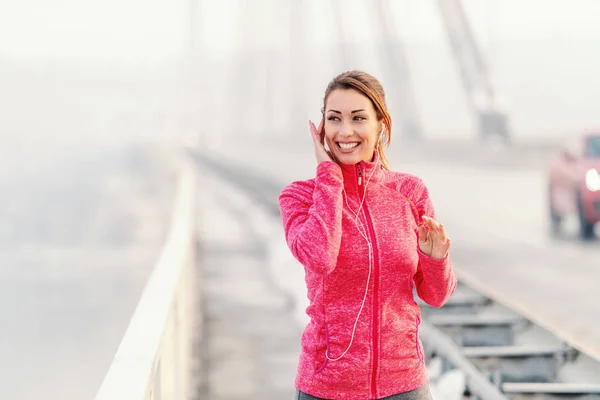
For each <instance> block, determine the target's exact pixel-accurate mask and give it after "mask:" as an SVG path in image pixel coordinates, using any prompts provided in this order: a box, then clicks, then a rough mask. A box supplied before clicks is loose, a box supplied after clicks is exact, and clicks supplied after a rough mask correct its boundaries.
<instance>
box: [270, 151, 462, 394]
mask: <svg viewBox="0 0 600 400" xmlns="http://www.w3.org/2000/svg"><path fill="white" fill-rule="evenodd" d="M377 157H378V154H377V152H376V153H375V159H376V158H377ZM367 180H368V185H367V191H366V196H365V201H364V203H363V211H362V212H361V213H360V220H361V221H362V223H363V224H364V227H365V228H366V234H367V237H368V238H369V239H370V241H371V243H372V258H371V266H372V267H371V275H370V276H369V265H370V263H369V249H368V244H367V241H366V240H365V238H364V237H363V236H361V234H360V233H359V230H358V228H357V223H356V222H355V220H356V216H355V214H353V212H352V211H354V212H356V211H357V210H358V209H359V205H360V200H361V199H362V197H363V194H364V193H365V192H364V190H365V184H366V183H367ZM344 191H345V194H346V197H347V203H348V204H346V198H345V196H344ZM348 205H349V206H350V209H349V208H348ZM279 206H280V211H281V215H282V220H283V225H284V229H285V236H286V241H287V244H288V246H289V248H290V250H291V251H292V253H293V255H294V257H295V258H296V259H297V260H298V261H300V263H302V265H304V268H305V273H306V275H305V276H306V285H307V289H308V298H309V301H310V305H309V307H308V308H307V309H306V313H307V314H308V316H309V317H310V322H309V324H308V325H307V326H306V328H305V330H304V333H303V335H302V351H301V354H300V360H299V364H298V373H297V376H296V380H295V385H296V387H297V388H298V389H300V390H301V391H303V392H305V393H308V394H311V395H313V396H316V397H321V398H326V399H340V400H343V399H352V400H355V399H380V398H383V397H387V396H391V395H394V394H398V393H403V392H406V391H409V390H413V389H416V388H418V387H421V386H422V385H424V384H425V383H427V380H428V377H427V371H426V368H425V365H424V360H423V348H422V345H421V343H420V341H419V338H418V331H419V323H420V321H421V316H420V310H419V306H418V305H417V303H416V302H415V300H414V297H413V288H414V287H415V286H416V288H417V293H418V295H419V297H421V298H422V299H423V300H424V301H425V302H427V303H428V304H430V305H432V306H435V307H441V306H442V305H443V304H444V303H445V302H446V301H447V300H448V298H449V297H450V296H451V295H452V293H453V292H454V289H455V287H456V277H455V275H454V272H453V269H452V265H451V262H450V259H449V257H448V256H446V258H444V259H441V260H438V259H433V258H431V257H428V256H427V255H425V254H424V253H422V252H421V251H420V250H419V246H418V243H417V233H416V232H417V225H418V224H419V223H420V221H421V217H422V216H423V215H427V216H430V217H432V218H435V213H434V209H433V205H432V203H431V200H430V198H429V194H428V191H427V188H426V187H425V185H424V184H423V181H422V180H421V179H419V178H417V177H415V176H413V175H410V174H404V173H398V172H392V171H386V170H383V169H381V168H380V166H379V164H378V163H377V164H376V163H375V161H374V162H364V161H362V162H360V163H359V164H356V165H338V164H336V163H334V162H330V161H327V162H322V163H320V164H319V165H318V166H317V174H316V177H315V178H313V179H309V180H306V181H296V182H292V183H291V184H289V185H288V186H286V187H285V188H284V189H283V191H282V192H281V194H280V196H279ZM351 210H352V211H351ZM358 226H359V227H360V226H361V225H360V223H358ZM367 280H369V286H368V291H367V298H366V302H365V304H364V308H363V310H362V312H361V314H360V318H359V319H358V323H357V326H356V332H355V335H354V340H353V342H352V346H351V347H350V349H349V350H348V352H347V353H346V354H345V355H344V356H343V357H342V358H341V359H339V360H338V361H330V360H328V358H327V357H326V352H327V355H328V356H329V358H330V359H335V358H337V357H339V356H340V355H341V354H342V353H343V352H344V351H345V350H346V348H347V347H348V345H349V344H350V341H351V338H352V330H353V327H354V324H355V321H356V318H357V315H358V313H359V310H360V307H361V305H362V302H363V298H364V296H365V289H367V287H366V284H367Z"/></svg>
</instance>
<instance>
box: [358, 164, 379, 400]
mask: <svg viewBox="0 0 600 400" xmlns="http://www.w3.org/2000/svg"><path fill="white" fill-rule="evenodd" d="M358 185H359V186H361V185H362V170H361V168H360V166H359V167H358ZM363 190H364V189H363ZM359 193H360V191H359ZM363 210H364V211H365V218H366V219H367V226H368V227H369V235H370V237H371V245H372V246H373V332H372V336H373V370H372V372H371V398H373V399H376V398H377V370H378V369H379V345H378V342H379V341H378V340H377V338H378V336H379V334H378V327H379V257H378V251H377V241H376V239H375V230H374V229H373V223H372V221H371V214H370V213H369V210H368V208H367V200H366V198H365V200H364V203H363Z"/></svg>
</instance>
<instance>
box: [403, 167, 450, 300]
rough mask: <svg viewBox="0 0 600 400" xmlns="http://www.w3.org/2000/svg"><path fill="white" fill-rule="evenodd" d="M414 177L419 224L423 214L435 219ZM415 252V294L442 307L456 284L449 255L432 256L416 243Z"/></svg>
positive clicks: (430, 205) (427, 196) (419, 182)
mask: <svg viewBox="0 0 600 400" xmlns="http://www.w3.org/2000/svg"><path fill="white" fill-rule="evenodd" d="M414 179H415V184H414V192H413V194H414V195H415V196H414V197H413V198H414V199H415V205H416V208H417V211H418V216H419V220H418V221H417V224H420V223H421V218H422V217H423V216H424V215H426V216H428V217H430V218H433V219H435V210H434V208H433V203H432V202H431V199H430V197H429V192H428V190H427V187H426V186H425V184H424V183H423V181H422V180H421V179H419V178H416V177H415V178H414ZM417 253H418V255H419V262H418V265H417V272H416V273H415V275H414V277H413V280H414V282H415V285H416V287H417V294H418V295H419V297H420V298H421V299H423V301H425V302H426V303H427V304H429V305H431V306H433V307H442V306H443V305H444V304H446V302H447V301H448V299H449V298H450V296H451V295H452V293H454V290H455V289H456V284H457V281H456V275H455V273H454V270H453V268H452V262H451V260H450V255H449V253H448V254H446V257H444V258H442V259H436V258H432V257H430V256H428V255H426V254H425V253H423V252H422V251H421V249H420V248H419V246H418V245H417Z"/></svg>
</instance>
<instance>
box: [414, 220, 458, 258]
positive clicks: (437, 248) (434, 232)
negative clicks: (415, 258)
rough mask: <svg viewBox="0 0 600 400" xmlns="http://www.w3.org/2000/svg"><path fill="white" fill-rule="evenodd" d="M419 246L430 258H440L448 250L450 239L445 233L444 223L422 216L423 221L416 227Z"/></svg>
mask: <svg viewBox="0 0 600 400" xmlns="http://www.w3.org/2000/svg"><path fill="white" fill-rule="evenodd" d="M417 232H418V235H419V248H420V249H421V251H422V252H423V253H425V254H426V255H428V256H429V257H431V258H437V259H439V260H441V259H442V258H445V257H446V254H448V250H450V244H451V243H450V239H449V238H448V236H447V235H446V230H445V229H444V225H443V224H440V223H439V222H437V221H436V220H434V219H433V218H429V217H427V216H423V223H422V224H421V225H419V227H418V229H417Z"/></svg>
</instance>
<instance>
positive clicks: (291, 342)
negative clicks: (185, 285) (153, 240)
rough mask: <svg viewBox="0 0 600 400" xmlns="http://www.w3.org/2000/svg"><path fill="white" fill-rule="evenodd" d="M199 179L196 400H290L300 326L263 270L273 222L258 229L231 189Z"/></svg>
mask: <svg viewBox="0 0 600 400" xmlns="http://www.w3.org/2000/svg"><path fill="white" fill-rule="evenodd" d="M202 180H203V181H202V182H201V187H202V190H201V192H202V193H201V200H200V201H201V208H200V210H201V212H200V238H201V248H200V252H201V258H200V261H201V263H202V270H203V274H204V278H203V295H204V299H203V304H204V334H203V341H202V342H203V346H205V348H204V349H203V350H204V351H203V354H204V356H203V357H204V359H203V360H202V363H203V371H204V372H203V374H204V376H203V384H202V387H201V389H200V393H199V394H198V399H202V400H204V399H208V400H213V399H215V400H216V399H219V400H234V399H265V400H285V399H293V398H294V397H293V396H294V386H293V380H294V376H295V373H296V363H297V357H298V352H299V344H300V334H301V327H300V324H299V323H298V322H297V320H295V319H294V315H293V313H294V308H295V306H294V302H293V300H292V298H293V296H289V295H287V294H286V293H285V292H284V291H283V290H282V289H281V288H280V287H278V286H277V285H276V284H275V282H274V280H273V279H272V278H271V276H272V275H271V273H270V272H269V266H268V264H269V237H270V236H269V235H270V231H269V229H268V224H271V225H272V224H273V221H272V219H271V221H265V220H264V219H262V222H263V223H260V221H261V218H260V216H258V215H256V214H255V213H256V212H257V211H256V209H255V208H253V207H252V206H251V205H250V204H248V203H247V200H246V199H245V197H244V196H243V195H242V194H241V193H238V192H236V191H235V188H233V187H231V186H226V185H225V184H224V183H222V182H218V181H216V180H214V179H212V178H211V177H210V175H209V174H204V175H203V178H202ZM202 210H210V211H208V212H202ZM257 221H258V223H257Z"/></svg>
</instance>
